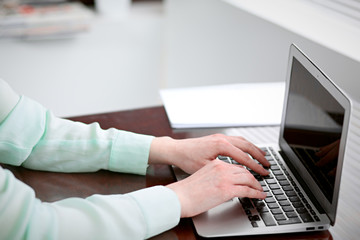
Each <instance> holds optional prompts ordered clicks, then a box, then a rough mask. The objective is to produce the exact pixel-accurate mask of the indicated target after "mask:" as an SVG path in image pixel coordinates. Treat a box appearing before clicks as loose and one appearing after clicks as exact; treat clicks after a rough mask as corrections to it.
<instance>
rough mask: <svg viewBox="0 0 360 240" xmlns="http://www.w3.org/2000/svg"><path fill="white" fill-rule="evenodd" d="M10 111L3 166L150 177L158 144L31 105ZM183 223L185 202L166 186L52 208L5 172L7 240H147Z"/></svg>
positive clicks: (2, 142) (0, 234)
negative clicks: (150, 162) (150, 157)
mask: <svg viewBox="0 0 360 240" xmlns="http://www.w3.org/2000/svg"><path fill="white" fill-rule="evenodd" d="M0 87H1V86H0ZM0 90H1V89H0ZM10 95H11V94H10ZM13 96H14V98H13V100H18V98H17V97H16V96H15V95H13ZM9 104H10V102H7V104H3V106H0V107H1V108H0V116H2V119H1V120H0V162H2V163H6V164H11V165H16V166H20V165H23V166H25V167H29V168H33V169H40V170H47V171H61V172H76V171H80V172H83V171H96V170H98V169H109V170H112V171H121V172H129V173H137V174H145V171H146V167H147V161H148V154H149V149H150V144H151V141H152V139H153V137H151V136H145V135H140V134H134V133H130V132H124V131H119V130H116V129H109V130H102V129H101V128H100V127H99V125H98V124H90V125H86V124H82V123H78V122H72V121H68V120H64V119H60V118H56V117H55V116H53V115H52V114H51V113H50V112H49V111H47V110H46V109H45V108H43V107H42V106H41V105H40V104H38V103H36V102H35V101H32V100H30V99H28V98H26V97H21V98H20V100H19V101H18V102H17V103H16V101H15V102H14V101H13V102H12V103H11V104H13V105H15V107H14V106H13V107H9V106H10V105H11V104H10V105H9ZM4 109H5V110H6V109H8V110H7V111H10V112H9V113H6V112H5V111H4ZM179 219H180V203H179V200H178V198H177V196H176V194H175V193H174V192H173V191H172V190H170V189H169V188H166V187H164V186H156V187H152V188H147V189H143V190H139V191H136V192H133V193H129V194H124V195H108V196H103V195H93V196H91V197H89V198H87V199H80V198H69V199H65V200H62V201H58V202H54V203H44V202H41V201H40V200H39V199H36V197H35V194H34V191H33V190H32V189H31V188H30V187H28V186H27V185H25V184H24V183H22V182H20V181H19V180H17V179H16V178H15V177H14V176H13V175H12V173H11V172H10V171H8V170H4V169H2V168H1V167H0V226H1V231H0V239H144V238H148V237H151V236H154V235H156V234H159V233H161V232H163V231H166V230H168V229H170V228H172V227H174V226H175V225H177V224H178V222H179Z"/></svg>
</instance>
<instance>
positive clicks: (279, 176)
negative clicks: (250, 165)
mask: <svg viewBox="0 0 360 240" xmlns="http://www.w3.org/2000/svg"><path fill="white" fill-rule="evenodd" d="M275 177H276V179H277V180H278V181H284V180H286V177H285V176H284V175H276V176H275Z"/></svg>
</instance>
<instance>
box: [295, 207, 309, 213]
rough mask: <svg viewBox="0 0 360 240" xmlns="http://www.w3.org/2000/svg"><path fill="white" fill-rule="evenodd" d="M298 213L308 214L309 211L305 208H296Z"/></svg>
mask: <svg viewBox="0 0 360 240" xmlns="http://www.w3.org/2000/svg"><path fill="white" fill-rule="evenodd" d="M296 211H297V212H298V213H308V211H307V210H306V208H304V207H299V208H296Z"/></svg>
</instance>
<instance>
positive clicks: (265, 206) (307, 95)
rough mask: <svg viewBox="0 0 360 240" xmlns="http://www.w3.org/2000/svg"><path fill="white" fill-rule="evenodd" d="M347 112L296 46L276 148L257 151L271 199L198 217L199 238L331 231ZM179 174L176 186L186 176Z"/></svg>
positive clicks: (240, 201)
mask: <svg viewBox="0 0 360 240" xmlns="http://www.w3.org/2000/svg"><path fill="white" fill-rule="evenodd" d="M350 109H351V103H350V100H349V99H348V98H347V97H346V96H345V94H344V93H343V92H342V91H341V90H340V89H339V88H338V87H337V86H336V85H335V84H334V83H333V82H332V81H331V80H330V79H329V78H328V77H327V76H326V75H325V74H324V73H323V72H322V71H321V70H320V69H319V68H318V67H317V66H316V65H315V64H314V63H313V62H312V61H311V60H310V59H309V58H308V57H307V56H306V55H305V54H304V53H303V52H301V51H300V50H299V49H298V48H297V47H296V46H295V45H291V47H290V54H289V63H288V72H287V76H286V94H285V100H284V108H283V115H282V121H281V126H280V137H279V141H278V143H269V144H264V145H262V146H260V147H262V148H263V149H264V150H266V151H267V155H266V158H268V160H270V161H271V167H270V169H269V171H270V172H271V173H270V175H269V176H268V177H265V178H264V177H261V176H259V175H256V174H255V173H254V174H255V175H254V176H255V177H256V178H257V179H258V180H259V181H260V183H261V184H262V186H263V188H264V190H265V191H266V192H267V194H268V197H267V198H266V199H265V200H257V199H247V198H234V199H232V200H230V201H228V202H226V203H223V204H221V205H219V206H217V207H215V208H213V209H211V210H209V211H207V212H205V213H203V214H200V215H198V216H196V217H193V222H194V225H195V228H196V231H197V233H198V234H199V235H200V236H203V237H220V236H241V235H261V234H279V233H290V232H305V231H319V230H325V229H328V228H329V227H330V225H334V223H335V216H336V208H337V202H338V194H339V186H340V177H341V171H342V165H343V160H344V152H345V144H346V139H347V132H348V127H349V118H350ZM324 146H327V147H325V148H324ZM325 156H327V157H325ZM218 158H219V159H221V160H223V161H226V162H228V163H231V164H237V163H236V162H235V161H233V160H232V159H231V158H228V157H226V156H219V157H218ZM174 171H175V175H176V177H177V179H178V180H180V179H181V178H184V177H186V175H184V173H181V171H179V169H176V168H174Z"/></svg>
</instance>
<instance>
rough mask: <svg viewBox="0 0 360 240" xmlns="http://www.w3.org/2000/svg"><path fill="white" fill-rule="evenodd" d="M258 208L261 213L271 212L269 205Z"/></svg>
mask: <svg viewBox="0 0 360 240" xmlns="http://www.w3.org/2000/svg"><path fill="white" fill-rule="evenodd" d="M256 210H258V212H259V213H264V212H269V209H268V208H267V207H265V206H264V207H260V208H256Z"/></svg>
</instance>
